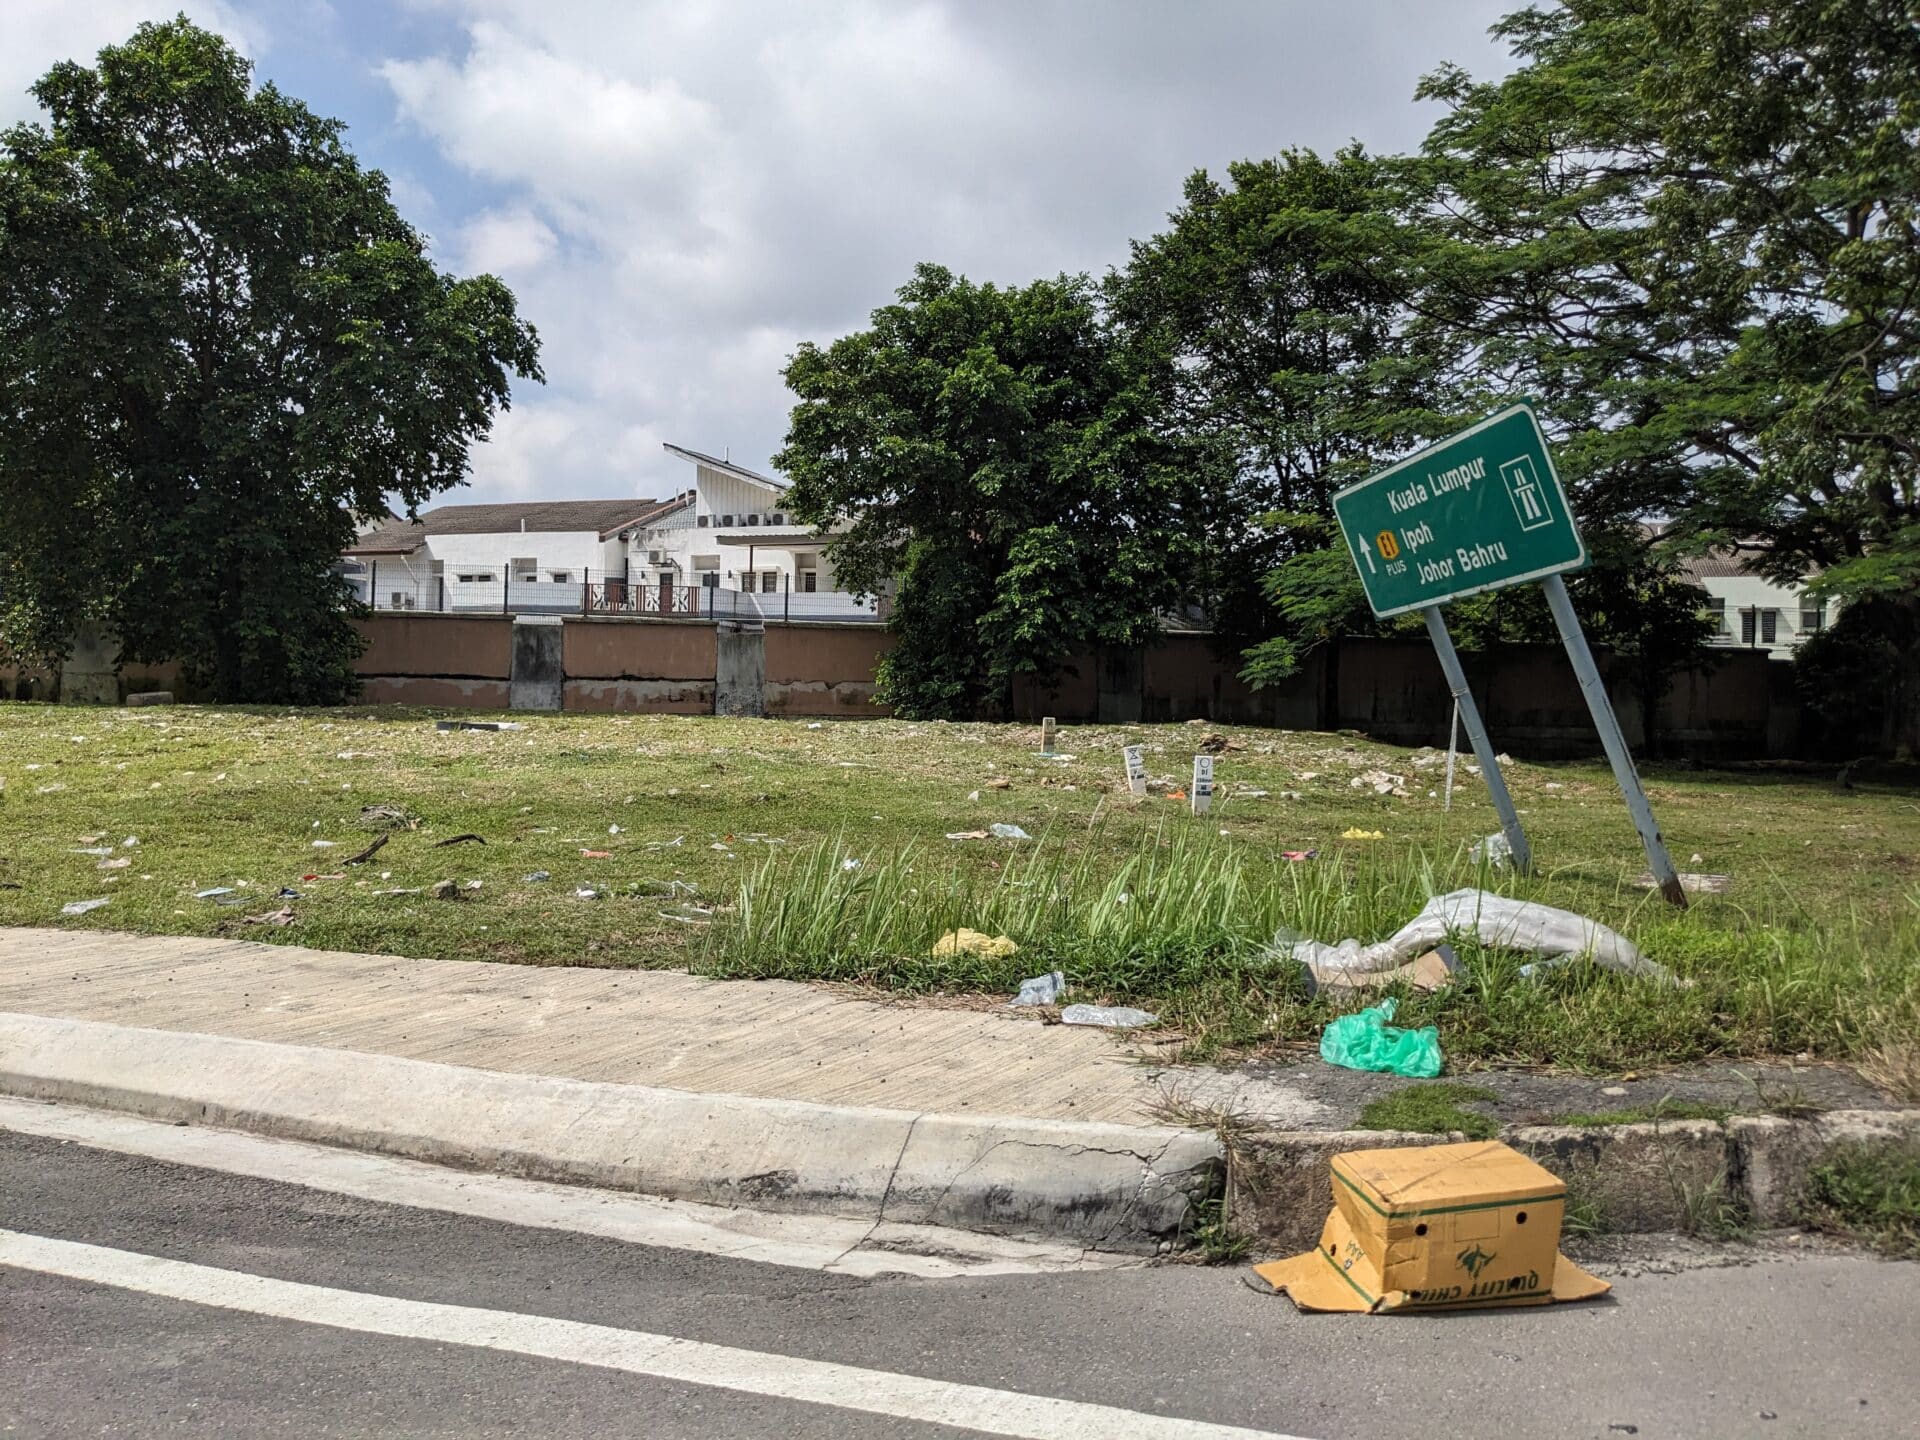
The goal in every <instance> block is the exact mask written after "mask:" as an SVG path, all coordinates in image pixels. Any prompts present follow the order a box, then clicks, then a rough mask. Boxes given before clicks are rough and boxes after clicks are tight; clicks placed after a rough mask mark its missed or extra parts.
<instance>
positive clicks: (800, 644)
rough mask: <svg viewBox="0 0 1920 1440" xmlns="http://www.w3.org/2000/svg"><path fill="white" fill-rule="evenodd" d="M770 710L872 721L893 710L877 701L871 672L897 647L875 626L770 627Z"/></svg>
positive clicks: (768, 663) (768, 673) (887, 633)
mask: <svg viewBox="0 0 1920 1440" xmlns="http://www.w3.org/2000/svg"><path fill="white" fill-rule="evenodd" d="M766 643H767V680H766V704H767V714H769V715H775V716H782V715H789V716H790V715H801V716H814V715H838V716H842V717H845V718H849V719H860V718H866V719H871V718H872V717H874V716H876V715H886V714H890V713H891V712H890V711H888V710H887V709H886V708H885V707H884V706H876V705H875V704H874V701H873V690H874V684H873V676H874V672H875V670H876V669H878V667H879V664H880V660H881V657H882V656H884V655H885V654H886V653H887V652H888V651H889V650H891V649H892V648H893V646H894V637H893V635H892V633H891V632H889V631H886V630H881V629H879V628H877V627H875V626H871V625H861V626H853V625H820V624H815V625H805V624H801V625H769V626H768V627H767V636H766Z"/></svg>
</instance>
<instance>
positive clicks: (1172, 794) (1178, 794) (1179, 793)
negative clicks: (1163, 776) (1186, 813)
mask: <svg viewBox="0 0 1920 1440" xmlns="http://www.w3.org/2000/svg"><path fill="white" fill-rule="evenodd" d="M1186 798H1187V792H1186V791H1184V790H1169V791H1167V799H1169V800H1184V799H1186Z"/></svg>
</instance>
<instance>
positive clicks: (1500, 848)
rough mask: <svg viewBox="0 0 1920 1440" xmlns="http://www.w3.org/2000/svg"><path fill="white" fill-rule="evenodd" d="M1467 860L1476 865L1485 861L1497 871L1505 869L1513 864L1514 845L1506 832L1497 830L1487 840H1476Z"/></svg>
mask: <svg viewBox="0 0 1920 1440" xmlns="http://www.w3.org/2000/svg"><path fill="white" fill-rule="evenodd" d="M1467 859H1469V860H1471V861H1472V862H1473V863H1474V864H1475V865H1478V864H1479V863H1480V862H1481V861H1483V860H1484V861H1486V863H1487V864H1488V865H1490V866H1491V867H1492V868H1494V869H1495V870H1499V869H1503V868H1504V867H1506V866H1507V865H1510V864H1512V863H1513V845H1512V843H1511V842H1510V841H1509V840H1508V839H1507V837H1506V833H1505V832H1504V831H1500V830H1496V831H1494V832H1493V834H1491V835H1489V836H1487V838H1486V839H1484V840H1476V841H1475V842H1474V843H1473V848H1472V849H1470V850H1468V851H1467Z"/></svg>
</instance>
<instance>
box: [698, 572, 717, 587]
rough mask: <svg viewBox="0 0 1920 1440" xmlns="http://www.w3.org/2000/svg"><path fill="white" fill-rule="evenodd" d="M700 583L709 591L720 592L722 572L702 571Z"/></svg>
mask: <svg viewBox="0 0 1920 1440" xmlns="http://www.w3.org/2000/svg"><path fill="white" fill-rule="evenodd" d="M700 583H701V585H703V586H704V587H706V588H707V589H709V590H718V589H719V588H720V572H719V571H718V570H702V571H701V572H700Z"/></svg>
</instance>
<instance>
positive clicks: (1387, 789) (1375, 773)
mask: <svg viewBox="0 0 1920 1440" xmlns="http://www.w3.org/2000/svg"><path fill="white" fill-rule="evenodd" d="M1347 786H1348V788H1349V789H1353V790H1371V791H1373V793H1374V794H1376V795H1397V796H1399V797H1400V798H1401V799H1402V800H1404V799H1406V798H1407V777H1406V776H1404V775H1394V774H1391V773H1390V772H1388V771H1385V770H1363V771H1361V772H1360V773H1359V774H1358V775H1356V776H1354V777H1353V779H1351V780H1349V781H1348V782H1347Z"/></svg>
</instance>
